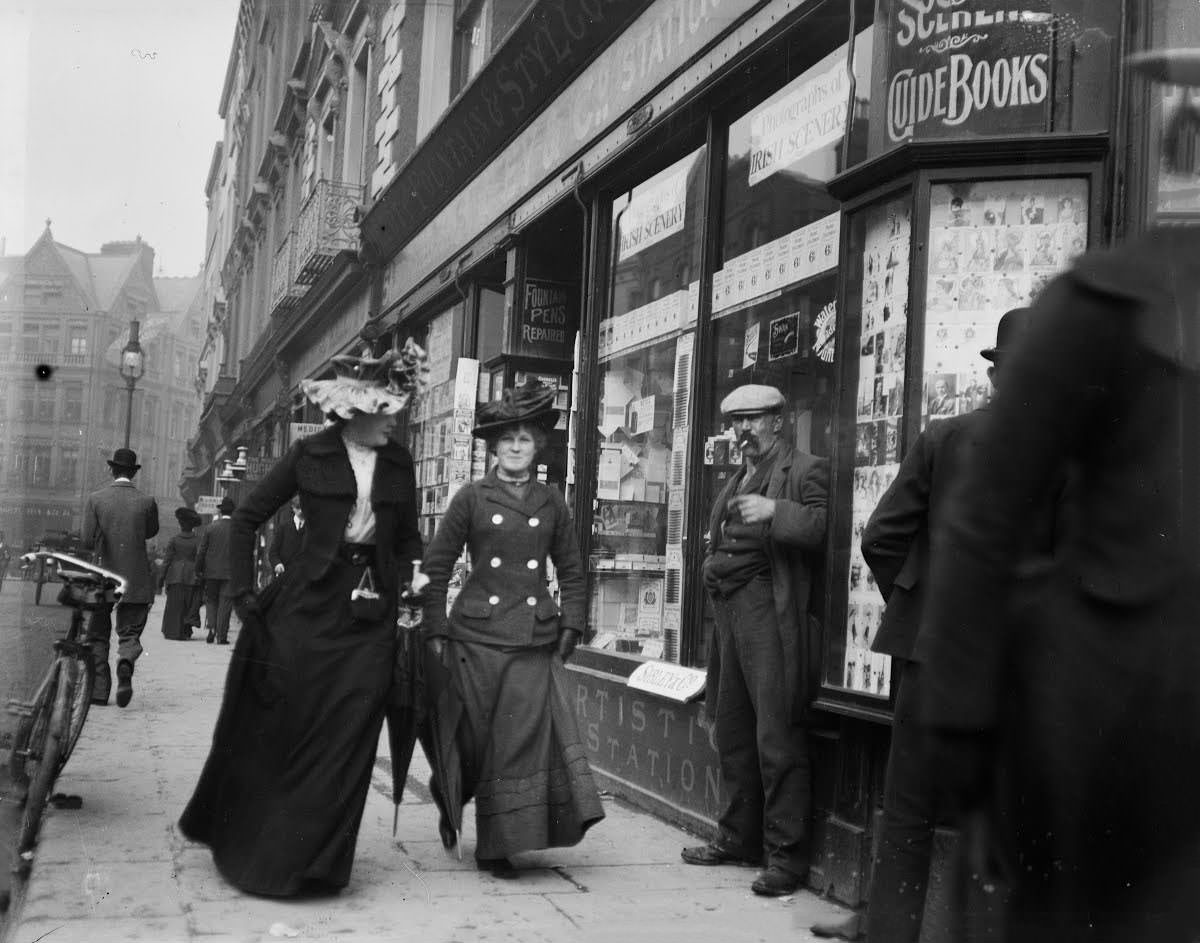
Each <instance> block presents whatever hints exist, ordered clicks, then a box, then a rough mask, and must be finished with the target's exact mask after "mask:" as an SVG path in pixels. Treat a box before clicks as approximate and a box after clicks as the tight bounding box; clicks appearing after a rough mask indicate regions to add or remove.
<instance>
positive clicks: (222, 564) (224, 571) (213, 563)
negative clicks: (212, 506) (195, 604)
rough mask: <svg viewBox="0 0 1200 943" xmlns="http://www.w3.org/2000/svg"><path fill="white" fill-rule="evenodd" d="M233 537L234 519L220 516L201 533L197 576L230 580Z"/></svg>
mask: <svg viewBox="0 0 1200 943" xmlns="http://www.w3.org/2000/svg"><path fill="white" fill-rule="evenodd" d="M232 539H233V520H232V518H228V517H218V518H217V519H216V520H214V521H213V522H212V523H211V524H209V525H208V526H207V527H205V528H204V530H203V532H202V533H201V534H200V546H199V548H198V549H197V550H196V576H197V577H199V578H200V579H202V580H228V579H229V576H230V573H231V569H230V566H231V561H230V556H229V551H230V547H231V546H232Z"/></svg>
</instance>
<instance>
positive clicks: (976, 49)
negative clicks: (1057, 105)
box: [887, 0, 1052, 143]
mask: <svg viewBox="0 0 1200 943" xmlns="http://www.w3.org/2000/svg"><path fill="white" fill-rule="evenodd" d="M1051 19H1052V17H1051V13H1050V10H1049V0H896V2H895V3H894V4H893V5H892V11H891V20H890V23H889V67H888V75H889V80H888V90H887V131H888V137H889V138H890V140H891V141H892V142H893V143H899V142H902V141H907V140H911V139H921V138H925V139H928V138H944V137H951V136H961V135H962V134H964V133H967V134H971V133H975V134H1010V133H1015V132H1021V131H1041V130H1044V128H1045V121H1046V114H1047V109H1048V107H1049V104H1050V102H1049V100H1050V95H1051V88H1050V76H1051V73H1052V68H1051V60H1050V56H1051V48H1052V47H1051Z"/></svg>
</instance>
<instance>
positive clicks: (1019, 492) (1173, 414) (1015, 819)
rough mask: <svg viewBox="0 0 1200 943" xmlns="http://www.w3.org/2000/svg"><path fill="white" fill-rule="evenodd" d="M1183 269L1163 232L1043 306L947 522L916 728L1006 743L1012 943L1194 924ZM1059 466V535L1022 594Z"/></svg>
mask: <svg viewBox="0 0 1200 943" xmlns="http://www.w3.org/2000/svg"><path fill="white" fill-rule="evenodd" d="M1198 259H1200V233H1198V232H1196V231H1195V230H1190V229H1181V230H1176V231H1159V232H1154V233H1152V234H1150V235H1149V236H1147V237H1145V238H1144V239H1142V240H1139V241H1138V242H1135V243H1133V244H1131V245H1129V246H1127V247H1124V248H1121V249H1118V250H1113V251H1108V252H1101V253H1096V254H1092V255H1089V256H1086V257H1084V258H1083V259H1081V260H1080V261H1079V262H1078V263H1077V264H1076V265H1075V267H1074V268H1073V269H1072V270H1071V271H1070V272H1069V273H1068V274H1066V275H1064V276H1063V277H1061V278H1059V279H1057V280H1056V281H1055V282H1053V283H1052V284H1051V285H1050V286H1049V287H1047V289H1046V290H1045V291H1044V292H1043V294H1042V295H1041V296H1040V298H1039V299H1038V300H1037V302H1036V303H1035V305H1034V310H1033V316H1032V327H1031V329H1030V332H1029V333H1028V334H1027V335H1026V337H1025V339H1024V340H1023V342H1022V344H1021V346H1020V347H1019V348H1018V349H1017V350H1016V352H1015V353H1014V354H1013V355H1012V357H1011V358H1010V360H1009V362H1008V363H1007V364H1006V366H1005V375H1004V383H1003V384H1002V386H1001V388H1000V390H999V392H998V395H997V397H996V399H995V401H994V403H993V405H992V408H991V410H990V415H989V417H988V421H987V424H986V426H985V427H984V429H983V431H982V433H981V436H980V439H979V444H978V447H977V448H975V449H972V451H971V455H970V460H969V461H968V463H967V466H966V468H965V469H964V474H963V475H962V476H961V478H960V480H959V482H958V484H957V485H956V486H955V488H954V494H953V495H952V497H951V499H950V504H949V506H948V509H947V513H946V514H945V515H944V516H943V518H942V522H941V532H942V535H941V537H940V538H939V541H938V553H937V556H936V558H935V560H934V565H933V587H932V591H931V597H930V601H929V609H930V613H929V624H928V627H927V631H928V634H929V639H928V641H929V645H928V657H927V670H926V673H925V677H924V681H923V684H924V691H925V705H924V716H925V719H926V721H927V722H928V723H929V724H930V725H932V726H933V727H936V728H938V729H940V730H944V731H951V732H957V735H958V737H959V738H960V739H961V738H962V737H964V736H968V737H969V736H972V735H973V736H975V737H976V738H978V740H977V742H979V743H985V744H986V743H997V744H998V755H999V761H1000V762H999V769H1000V773H1001V776H1000V783H1001V788H1000V790H999V802H1000V811H1001V813H1002V815H1001V817H1000V821H1001V822H1002V826H1001V831H1002V834H1003V835H1004V838H1005V845H1006V846H1007V847H1009V848H1010V849H1011V850H1013V851H1014V852H1015V853H1016V855H1017V858H1016V859H1015V860H1016V862H1017V864H1018V867H1017V869H1016V870H1015V872H1014V873H1015V874H1016V875H1017V876H1018V886H1017V893H1016V896H1015V898H1014V905H1013V914H1012V915H1011V916H1012V926H1011V929H1010V934H1011V938H1012V939H1014V940H1017V939H1021V940H1034V941H1038V940H1043V939H1044V940H1050V939H1087V940H1100V939H1113V940H1117V939H1121V940H1132V939H1154V940H1191V939H1194V938H1195V935H1196V929H1197V924H1198V923H1200V921H1198V919H1197V918H1198V914H1197V907H1198V904H1197V895H1196V893H1195V870H1196V869H1197V868H1200V855H1198V853H1197V849H1198V848H1200V803H1197V802H1196V799H1195V784H1196V782H1197V781H1200V721H1198V720H1197V718H1200V684H1197V682H1196V666H1197V665H1200V631H1197V626H1198V625H1200V572H1198V571H1200V493H1198V490H1200V489H1198V488H1197V482H1198V481H1200V306H1198V300H1200V265H1198V264H1197V260H1198ZM1066 468H1074V470H1075V472H1074V474H1075V478H1074V480H1073V483H1072V487H1071V502H1072V504H1074V505H1075V507H1074V515H1073V520H1072V526H1071V528H1070V531H1069V533H1068V534H1067V537H1066V540H1065V543H1064V544H1063V545H1062V546H1060V547H1059V549H1058V552H1057V555H1056V559H1055V562H1054V564H1053V566H1050V567H1048V568H1046V569H1044V570H1042V571H1040V572H1038V573H1036V574H1032V575H1030V574H1024V575H1022V574H1021V573H1020V571H1019V568H1018V561H1019V548H1020V545H1021V542H1022V540H1023V537H1024V532H1025V530H1026V528H1027V527H1028V526H1029V523H1030V521H1031V519H1032V518H1033V516H1034V515H1035V514H1036V513H1037V506H1038V501H1039V499H1040V497H1041V496H1042V495H1043V494H1045V493H1046V491H1047V489H1048V488H1049V487H1050V485H1051V483H1052V482H1053V480H1054V478H1055V476H1056V475H1060V474H1062V473H1063V471H1064V469H1066ZM944 772H946V773H950V772H951V771H950V770H945V771H944ZM955 778H958V777H955ZM1189 871H1190V872H1191V873H1189Z"/></svg>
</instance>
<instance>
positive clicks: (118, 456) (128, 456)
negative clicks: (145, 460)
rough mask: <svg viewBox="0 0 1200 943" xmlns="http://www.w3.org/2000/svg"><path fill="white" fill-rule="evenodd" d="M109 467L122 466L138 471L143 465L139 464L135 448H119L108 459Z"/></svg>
mask: <svg viewBox="0 0 1200 943" xmlns="http://www.w3.org/2000/svg"><path fill="white" fill-rule="evenodd" d="M108 467H109V468H121V469H124V470H126V471H137V470H138V469H139V468H141V467H142V466H141V465H139V464H138V460H137V452H135V451H134V450H133V449H117V450H116V451H115V452H113V457H112V458H110V459H109V460H108Z"/></svg>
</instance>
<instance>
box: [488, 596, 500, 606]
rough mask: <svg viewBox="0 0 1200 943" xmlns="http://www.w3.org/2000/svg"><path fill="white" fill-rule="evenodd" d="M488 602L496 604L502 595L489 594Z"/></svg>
mask: <svg viewBox="0 0 1200 943" xmlns="http://www.w3.org/2000/svg"><path fill="white" fill-rule="evenodd" d="M488 602H490V603H491V604H492V605H493V606H495V605H496V604H497V603H499V602H500V597H499V596H488Z"/></svg>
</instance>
